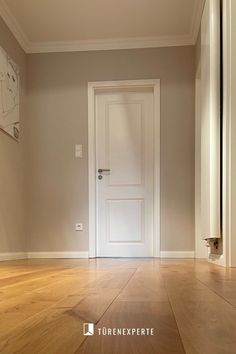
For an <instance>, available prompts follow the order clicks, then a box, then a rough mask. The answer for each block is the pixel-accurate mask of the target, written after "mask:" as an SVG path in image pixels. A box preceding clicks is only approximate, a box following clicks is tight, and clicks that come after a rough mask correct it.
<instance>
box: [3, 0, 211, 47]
mask: <svg viewBox="0 0 236 354" xmlns="http://www.w3.org/2000/svg"><path fill="white" fill-rule="evenodd" d="M204 3H205V0H195V9H194V14H193V19H192V26H191V33H190V34H189V35H187V36H182V35H181V36H160V37H135V38H114V39H99V40H80V41H66V42H62V41H58V42H30V41H29V39H28V38H27V36H26V34H25V33H24V31H23V30H22V28H21V27H20V25H19V24H18V22H17V20H16V18H15V17H14V16H13V15H12V13H11V10H10V9H9V7H8V5H7V4H6V2H5V0H0V15H1V16H2V18H3V20H4V21H5V23H6V24H7V26H8V27H9V29H10V30H11V32H12V33H13V35H14V36H15V38H16V39H17V41H18V42H19V44H20V45H21V47H22V48H23V50H24V51H25V52H26V53H29V54H30V53H52V52H77V51H92V50H114V49H138V48H158V47H176V46H186V45H194V44H195V43H196V39H197V35H198V31H199V27H200V22H201V15H202V10H203V5H204Z"/></svg>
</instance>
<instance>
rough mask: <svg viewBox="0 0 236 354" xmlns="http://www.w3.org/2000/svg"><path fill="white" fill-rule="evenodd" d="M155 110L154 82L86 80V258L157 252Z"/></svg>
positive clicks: (157, 137) (156, 83)
mask: <svg viewBox="0 0 236 354" xmlns="http://www.w3.org/2000/svg"><path fill="white" fill-rule="evenodd" d="M159 112H160V82H159V80H139V81H136V80H135V81H119V82H102V83H101V82H97V83H89V202H90V204H89V256H90V257H96V256H100V257H150V256H159V252H160V216H159V215H160V115H159ZM98 169H110V172H106V171H105V172H102V173H100V175H101V176H102V179H100V180H99V179H98V175H99V173H98Z"/></svg>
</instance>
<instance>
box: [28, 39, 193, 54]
mask: <svg viewBox="0 0 236 354" xmlns="http://www.w3.org/2000/svg"><path fill="white" fill-rule="evenodd" d="M193 44H194V43H193V41H192V38H191V37H190V36H176V37H139V38H115V39H101V40H100V39H99V40H81V41H68V42H38V43H31V45H30V46H29V48H28V50H29V53H50V52H77V51H91V50H114V49H138V48H157V47H174V46H186V45H193Z"/></svg>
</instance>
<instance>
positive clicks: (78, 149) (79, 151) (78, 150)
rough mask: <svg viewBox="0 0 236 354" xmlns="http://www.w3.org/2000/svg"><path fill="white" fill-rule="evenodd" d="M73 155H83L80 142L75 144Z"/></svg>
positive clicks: (80, 156)
mask: <svg viewBox="0 0 236 354" xmlns="http://www.w3.org/2000/svg"><path fill="white" fill-rule="evenodd" d="M75 157H76V158H82V157H83V147H82V145H81V144H76V145H75Z"/></svg>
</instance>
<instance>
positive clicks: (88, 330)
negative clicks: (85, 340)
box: [83, 323, 94, 336]
mask: <svg viewBox="0 0 236 354" xmlns="http://www.w3.org/2000/svg"><path fill="white" fill-rule="evenodd" d="M83 334H84V336H93V335H94V324H93V323H84V324H83Z"/></svg>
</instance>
